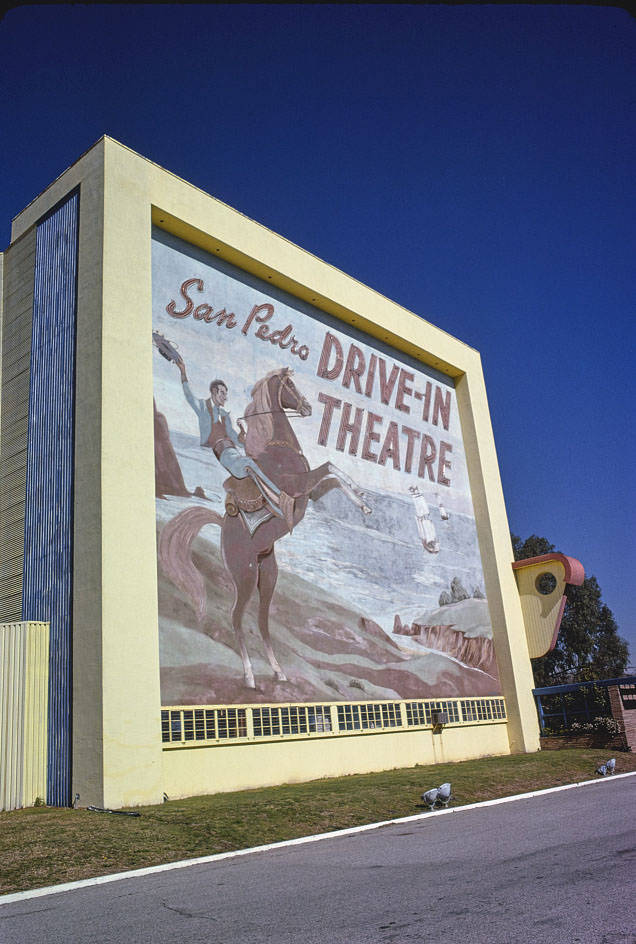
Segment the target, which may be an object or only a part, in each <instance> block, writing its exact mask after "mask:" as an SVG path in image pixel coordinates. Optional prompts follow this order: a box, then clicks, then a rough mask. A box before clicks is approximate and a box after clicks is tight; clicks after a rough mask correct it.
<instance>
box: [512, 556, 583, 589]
mask: <svg viewBox="0 0 636 944" xmlns="http://www.w3.org/2000/svg"><path fill="white" fill-rule="evenodd" d="M548 561H560V562H561V563H562V564H563V567H564V568H565V582H566V583H570V584H573V586H575V587H580V586H581V584H582V583H583V581H584V580H585V568H584V567H583V564H582V563H581V561H578V560H577V559H576V557H566V555H565V554H557V553H554V554H541V555H540V556H539V557H528V558H526V559H525V560H520V561H513V563H512V569H513V570H523V568H524V567H531V566H532V565H533V564H547V563H548Z"/></svg>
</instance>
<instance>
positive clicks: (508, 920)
mask: <svg viewBox="0 0 636 944" xmlns="http://www.w3.org/2000/svg"><path fill="white" fill-rule="evenodd" d="M635 827H636V777H627V778H624V779H622V778H621V779H609V778H608V779H607V780H604V781H602V782H599V783H597V784H593V785H590V786H586V787H580V788H578V789H575V790H567V791H564V792H560V793H553V794H548V795H544V796H539V797H533V798H530V799H525V800H519V801H516V802H513V803H507V804H503V805H498V806H490V807H481V808H477V809H470V810H465V811H458V812H457V813H454V814H452V815H442V816H439V815H435V814H432V815H430V816H427V817H426V818H425V819H423V820H421V821H418V822H410V823H406V824H396V825H392V826H386V827H382V828H381V829H377V830H373V831H371V832H365V833H358V834H355V835H351V836H342V837H337V838H333V839H327V840H323V841H321V842H314V843H308V844H306V845H299V846H291V847H286V848H279V849H276V850H273V851H269V852H259V853H255V854H253V855H248V856H244V857H241V858H236V859H228V860H225V861H222V862H216V863H211V864H206V865H199V866H192V867H190V868H185V869H179V870H176V871H169V872H162V873H159V874H155V875H150V876H145V877H138V878H130V879H125V880H123V881H117V882H113V883H111V884H107V885H101V886H94V887H90V888H83V889H76V890H72V891H68V892H64V893H60V894H55V895H47V896H44V897H40V898H32V899H26V900H23V901H20V902H13V903H9V904H4V905H0V944H39V942H45V944H106V942H107V944H175V942H178V944H264V942H267V944H411V942H426V944H500V942H501V944H516V942H524V944H525V942H532V944H544V942H549V944H557V942H558V944H578V942H582V944H636V828H635Z"/></svg>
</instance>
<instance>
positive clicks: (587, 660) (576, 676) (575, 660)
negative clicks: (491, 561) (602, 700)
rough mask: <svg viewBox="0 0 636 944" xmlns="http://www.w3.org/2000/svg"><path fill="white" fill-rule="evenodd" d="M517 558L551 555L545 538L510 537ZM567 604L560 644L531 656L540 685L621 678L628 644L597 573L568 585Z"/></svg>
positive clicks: (533, 535)
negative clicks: (604, 593)
mask: <svg viewBox="0 0 636 944" xmlns="http://www.w3.org/2000/svg"><path fill="white" fill-rule="evenodd" d="M511 538H512V549H513V552H514V556H515V560H525V559H526V558H528V557H540V556H541V555H542V554H551V553H553V552H554V550H555V548H554V545H553V544H550V542H549V541H548V540H547V539H546V538H541V537H538V536H537V535H536V534H532V535H530V537H529V538H527V539H526V540H525V541H522V540H521V538H519V537H518V536H517V535H516V534H513V535H511ZM565 595H566V600H567V602H566V605H565V612H564V614H563V619H562V620H561V628H560V630H559V635H558V638H557V643H556V646H555V648H554V649H553V650H552V652H549V653H548V654H547V655H545V656H542V657H541V658H540V659H533V660H532V671H533V673H534V683H535V685H536V686H537V688H541V687H543V686H547V685H562V684H565V683H568V682H590V681H594V680H595V679H605V678H618V677H619V676H620V675H622V674H623V673H624V672H625V669H626V667H627V663H628V661H629V646H628V643H627V642H626V640H624V639H623V638H622V637H621V636H619V634H618V626H617V624H616V620H615V619H614V615H613V613H612V611H611V610H610V608H609V607H608V606H607V605H606V604H605V603H603V600H602V597H601V588H600V587H599V585H598V581H597V579H596V577H593V576H590V577H586V578H585V580H584V581H583V583H582V585H581V586H580V587H573V586H568V587H567V588H566V593H565Z"/></svg>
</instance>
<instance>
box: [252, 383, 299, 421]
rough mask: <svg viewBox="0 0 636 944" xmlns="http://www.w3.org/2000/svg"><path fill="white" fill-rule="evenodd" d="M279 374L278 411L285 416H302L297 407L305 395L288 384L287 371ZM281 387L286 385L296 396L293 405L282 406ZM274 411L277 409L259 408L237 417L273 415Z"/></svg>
mask: <svg viewBox="0 0 636 944" xmlns="http://www.w3.org/2000/svg"><path fill="white" fill-rule="evenodd" d="M279 376H280V384H279V385H278V397H277V399H278V406H279V408H280V412H281V413H285V414H286V415H287V416H302V415H303V414H302V413H301V412H300V410H299V409H298V407H299V406H300V404H301V403H302V402H303V400H305V397H303V396H301V395H300V393H299V392H298V390H296V388H295V387H294V388H293V389H292V388H291V387H290V386H288V381H289V374H288V373H284V374H280V375H279ZM283 387H287V389H288V391H289V393H291V394H293V396H294V397H295V398H296V405H295V407H285V406H283V400H282V391H283ZM276 412H277V410H259V411H258V412H257V413H250V414H249V416H239V417H238V419H239V420H249V419H251V418H252V417H253V416H273V414H274V413H276Z"/></svg>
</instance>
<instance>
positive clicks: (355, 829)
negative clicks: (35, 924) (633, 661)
mask: <svg viewBox="0 0 636 944" xmlns="http://www.w3.org/2000/svg"><path fill="white" fill-rule="evenodd" d="M623 777H636V771H631V772H630V773H626V774H613V775H612V776H609V777H602V778H598V779H596V780H583V781H582V782H581V783H567V784H565V785H563V786H561V787H547V788H546V789H545V790H533V791H532V793H519V794H517V795H516V796H509V797H499V798H498V799H497V800H482V801H481V802H480V803H469V804H467V805H466V806H449V807H447V808H446V809H442V810H434V811H432V812H427V813H416V814H414V815H413V816H402V817H401V818H400V819H388V820H384V821H383V822H381V823H367V824H365V825H364V826H351V827H349V828H348V829H337V830H334V831H333V832H330V833H319V834H318V835H316V836H301V837H300V838H298V839H286V840H285V841H284V842H271V843H268V844H267V845H264V846H254V847H253V848H251V849H238V850H235V851H233V852H218V853H216V855H209V856H201V857H200V858H198V859H184V860H183V861H181V862H166V863H165V864H163V865H151V866H148V867H147V868H145V869H134V870H132V871H130V872H115V873H113V874H112V875H98V876H96V877H95V878H85V879H81V880H80V881H78V882H64V883H63V884H61V885H49V886H48V887H47V888H34V889H31V890H30V891H26V892H14V893H13V894H10V895H0V905H8V904H11V902H15V901H25V900H26V899H28V898H41V897H43V896H44V895H58V894H59V893H60V892H69V891H73V890H74V889H79V888H90V887H92V886H94V885H106V884H108V883H109V882H120V881H122V880H123V879H126V878H141V877H142V876H144V875H155V874H157V873H158V872H170V871H172V870H173V869H187V868H190V866H193V865H206V864H207V863H209V862H222V861H223V860H224V859H236V858H238V857H239V856H246V855H252V854H253V853H255V852H271V851H272V850H274V849H285V848H287V847H288V846H300V845H303V844H304V843H307V842H320V841H321V840H323V839H335V838H336V837H338V836H353V835H355V834H356V833H364V832H368V831H369V830H371V829H380V827H382V826H394V825H397V824H399V823H414V822H417V821H418V820H422V819H426V818H427V817H430V816H434V817H436V818H437V817H438V816H445V815H446V814H449V813H463V812H465V811H466V810H476V809H480V808H481V807H484V806H497V805H498V804H500V803H513V802H514V801H515V800H529V799H530V798H531V797H537V796H544V795H545V794H548V793H560V792H561V791H562V790H576V789H577V788H578V787H590V786H593V785H594V784H600V783H611V782H612V781H614V780H620V779H621V778H623Z"/></svg>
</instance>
